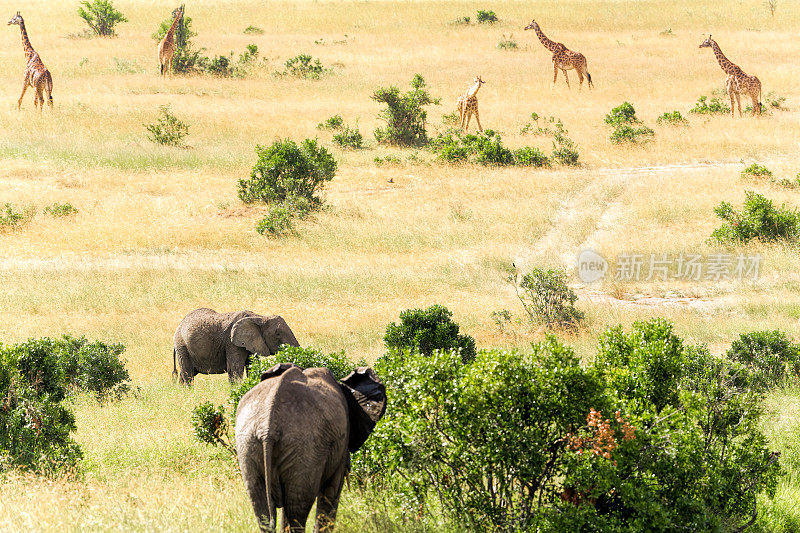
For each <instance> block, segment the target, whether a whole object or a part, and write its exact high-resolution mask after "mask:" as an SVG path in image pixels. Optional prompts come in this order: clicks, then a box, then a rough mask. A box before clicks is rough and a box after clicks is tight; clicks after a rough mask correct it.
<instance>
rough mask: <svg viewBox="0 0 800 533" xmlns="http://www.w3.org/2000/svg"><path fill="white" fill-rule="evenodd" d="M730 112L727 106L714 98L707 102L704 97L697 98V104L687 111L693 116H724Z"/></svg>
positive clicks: (706, 98)
mask: <svg viewBox="0 0 800 533" xmlns="http://www.w3.org/2000/svg"><path fill="white" fill-rule="evenodd" d="M730 112H731V108H730V107H728V104H726V103H725V102H723V101H722V100H720V99H719V98H716V97H714V98H712V99H711V100H710V101H709V100H708V97H707V96H705V95H703V96H701V97H700V98H698V99H697V103H695V104H694V107H693V108H691V109H690V110H689V113H694V114H695V115H724V114H727V113H730Z"/></svg>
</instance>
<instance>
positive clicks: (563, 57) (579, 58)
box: [525, 20, 594, 91]
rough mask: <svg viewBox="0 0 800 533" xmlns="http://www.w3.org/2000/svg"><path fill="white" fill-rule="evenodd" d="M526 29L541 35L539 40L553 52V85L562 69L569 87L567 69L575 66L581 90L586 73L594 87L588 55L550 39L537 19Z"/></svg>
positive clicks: (590, 86)
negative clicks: (587, 60) (588, 64)
mask: <svg viewBox="0 0 800 533" xmlns="http://www.w3.org/2000/svg"><path fill="white" fill-rule="evenodd" d="M525 29H526V30H533V31H535V32H536V35H537V36H538V37H539V40H540V41H541V42H542V45H544V47H545V48H547V49H548V50H550V51H551V52H552V53H553V87H555V86H556V79H557V78H558V70H559V69H561V71H562V72H563V73H564V81H566V82H567V87H569V78H568V77H567V70H569V69H573V68H574V69H575V72H577V73H578V82H579V83H578V90H579V91H580V90H581V88H582V87H583V76H584V74H585V75H586V79H587V80H588V85H589V88H590V89H591V88H592V87H594V84H593V83H592V76H591V75H590V74H589V70H588V67H587V65H586V57H584V55H583V54H581V53H580V52H573V51H572V50H570V49H569V48H567V47H566V46H564V44H563V43H557V42H555V41H551V40H550V39H548V38H547V36H546V35H545V34H544V33H543V32H542V29H541V28H540V27H539V24H538V23H537V22H536V21H535V20H532V21H531V23H530V24H528V25H527V26H525Z"/></svg>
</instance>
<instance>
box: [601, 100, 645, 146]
mask: <svg viewBox="0 0 800 533" xmlns="http://www.w3.org/2000/svg"><path fill="white" fill-rule="evenodd" d="M604 121H605V123H606V124H610V125H611V126H613V127H614V131H612V132H611V142H613V143H615V144H619V143H623V142H631V143H637V142H642V141H646V140H649V139H651V138H652V137H653V135H655V132H654V131H653V130H652V129H650V128H648V127H647V126H645V125H642V124H641V121H640V120H639V119H638V118H636V110H635V109H634V108H633V105H632V104H631V103H630V102H623V103H622V104H620V105H619V106H617V107H615V108H613V109H612V110H611V112H610V113H609V114H607V115H606V117H605V119H604Z"/></svg>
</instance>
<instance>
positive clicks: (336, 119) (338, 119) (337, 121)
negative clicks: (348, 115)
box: [317, 115, 344, 130]
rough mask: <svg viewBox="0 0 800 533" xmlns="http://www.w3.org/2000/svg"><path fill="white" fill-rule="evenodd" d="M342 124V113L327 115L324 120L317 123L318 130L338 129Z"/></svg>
mask: <svg viewBox="0 0 800 533" xmlns="http://www.w3.org/2000/svg"><path fill="white" fill-rule="evenodd" d="M343 126H344V119H343V118H342V115H333V116H332V117H328V119H326V120H325V122H320V123H319V124H317V129H318V130H340V129H342V127H343Z"/></svg>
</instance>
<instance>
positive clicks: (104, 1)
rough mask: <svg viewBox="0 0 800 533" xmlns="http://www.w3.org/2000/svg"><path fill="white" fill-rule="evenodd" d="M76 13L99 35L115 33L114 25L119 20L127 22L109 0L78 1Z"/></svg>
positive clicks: (112, 34)
mask: <svg viewBox="0 0 800 533" xmlns="http://www.w3.org/2000/svg"><path fill="white" fill-rule="evenodd" d="M80 6H81V7H79V8H78V15H79V16H80V17H81V18H82V19H83V20H84V22H86V24H88V25H89V27H90V28H91V29H92V31H93V32H95V33H96V34H97V35H99V36H101V37H113V36H114V35H116V33H115V31H114V27H115V26H116V25H117V24H119V23H120V22H128V19H127V18H125V15H123V14H122V13H120V12H119V11H117V9H116V8H115V7H114V5H113V4H112V3H111V0H92V1H91V2H89V1H88V0H84V1H83V2H81V3H80Z"/></svg>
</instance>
